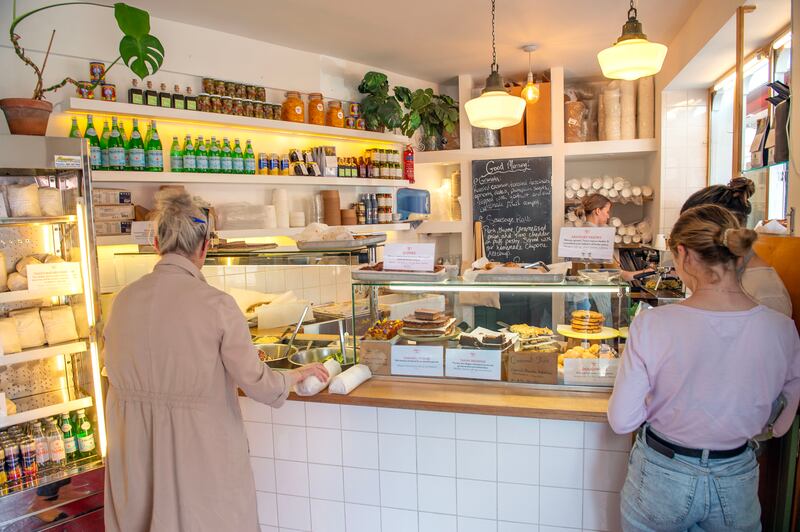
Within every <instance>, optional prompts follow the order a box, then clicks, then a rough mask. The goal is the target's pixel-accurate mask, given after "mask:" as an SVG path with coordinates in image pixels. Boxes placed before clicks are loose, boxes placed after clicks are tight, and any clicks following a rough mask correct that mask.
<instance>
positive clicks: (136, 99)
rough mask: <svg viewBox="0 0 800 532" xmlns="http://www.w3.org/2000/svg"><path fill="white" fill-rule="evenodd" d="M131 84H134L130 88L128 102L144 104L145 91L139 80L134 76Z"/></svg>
mask: <svg viewBox="0 0 800 532" xmlns="http://www.w3.org/2000/svg"><path fill="white" fill-rule="evenodd" d="M131 85H133V86H132V87H131V88H130V89H128V103H135V104H139V105H141V104H143V103H144V92H143V91H142V89H140V88H139V80H138V79H136V78H134V79H133V80H131Z"/></svg>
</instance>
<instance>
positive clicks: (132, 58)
mask: <svg viewBox="0 0 800 532" xmlns="http://www.w3.org/2000/svg"><path fill="white" fill-rule="evenodd" d="M68 5H91V6H97V7H107V8H112V7H113V9H114V18H115V19H116V21H117V25H118V26H119V29H120V30H122V33H123V34H124V35H123V37H122V40H121V41H120V43H119V57H117V58H116V59H115V60H114V61H113V62H112V63H111V65H109V67H108V68H107V69H106V72H108V71H109V70H110V69H111V68H112V67H113V66H114V65H115V64H117V62H118V61H119V60H120V59H121V60H122V62H123V63H125V64H126V65H127V66H128V68H130V69H131V70H132V71H133V73H134V74H136V75H137V76H139V78H140V79H144V78H145V77H146V76H148V75H150V74H154V73H155V72H156V71H158V69H159V68H160V67H161V64H162V63H163V62H164V47H163V46H162V45H161V42H160V41H159V40H158V39H157V38H155V37H154V36H153V35H150V15H149V14H148V13H147V11H143V10H141V9H137V8H135V7H131V6H129V5H127V4H123V3H116V4H114V5H113V6H110V5H109V6H106V5H102V4H97V3H94V2H62V3H58V4H52V5H49V6H44V7H40V8H38V9H34V10H33V11H29V12H28V13H25V14H23V15H20V16H17V2H16V0H14V5H13V15H12V19H11V27H10V28H9V30H8V34H9V37H10V39H11V44H12V45H13V46H14V51H15V52H16V54H17V56H19V58H20V59H21V60H22V62H23V63H25V64H26V65H28V66H29V67H31V68H32V69H33V72H34V74H35V75H36V86H35V87H34V89H33V96H32V97H31V98H5V99H0V109H2V110H3V113H5V115H6V121H7V122H8V129H9V130H10V131H11V133H12V134H17V135H44V134H45V132H46V131H47V121H48V120H49V118H50V113H51V112H52V110H53V104H51V103H50V102H48V101H46V100H45V94H46V93H48V92H51V91H55V90H57V89H59V88H61V87H63V86H64V85H66V84H67V83H71V84H72V85H75V86H76V87H78V86H79V85H78V82H77V81H75V80H74V79H72V78H70V77H67V78H64V79H62V80H61V81H59V82H58V83H56V84H54V85H50V86H46V85H45V83H44V69H45V67H46V66H47V58H48V56H49V55H50V48H51V46H52V45H53V37H55V33H56V32H55V30H53V32H52V33H51V34H50V44H48V46H47V53H46V54H45V56H44V59H43V60H42V65H41V66H39V65H37V64H36V63H34V62H33V60H32V59H30V58H29V57H28V56H27V55H25V49H24V48H23V47H22V46H20V39H21V37H20V35H18V34H17V32H16V29H17V26H18V25H19V24H20V22H22V21H23V20H25V19H26V18H28V17H30V16H31V15H33V14H35V13H38V12H40V11H44V10H45V9H50V8H54V7H61V6H68ZM97 83H98V82H96V83H95V84H94V85H92V90H94V87H95V86H96V85H97Z"/></svg>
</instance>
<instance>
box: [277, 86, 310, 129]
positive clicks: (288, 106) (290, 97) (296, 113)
mask: <svg viewBox="0 0 800 532" xmlns="http://www.w3.org/2000/svg"><path fill="white" fill-rule="evenodd" d="M305 114H306V113H305V105H304V104H303V99H302V98H301V97H300V93H299V92H297V91H289V92H287V93H286V99H285V100H283V108H282V111H281V117H282V118H283V119H284V120H287V121H289V122H304V121H305Z"/></svg>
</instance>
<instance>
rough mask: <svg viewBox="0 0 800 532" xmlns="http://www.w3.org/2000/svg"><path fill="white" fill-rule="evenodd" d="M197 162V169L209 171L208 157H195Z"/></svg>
mask: <svg viewBox="0 0 800 532" xmlns="http://www.w3.org/2000/svg"><path fill="white" fill-rule="evenodd" d="M195 160H196V161H197V169H198V170H208V157H206V156H205V155H198V156H197V157H195Z"/></svg>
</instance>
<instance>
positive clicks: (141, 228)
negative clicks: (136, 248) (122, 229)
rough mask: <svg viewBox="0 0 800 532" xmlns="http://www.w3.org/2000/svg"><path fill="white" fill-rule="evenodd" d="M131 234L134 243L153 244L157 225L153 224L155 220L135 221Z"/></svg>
mask: <svg viewBox="0 0 800 532" xmlns="http://www.w3.org/2000/svg"><path fill="white" fill-rule="evenodd" d="M131 235H132V236H133V241H134V243H136V244H141V245H143V246H152V245H153V236H154V235H155V226H153V222H133V223H132V224H131Z"/></svg>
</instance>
